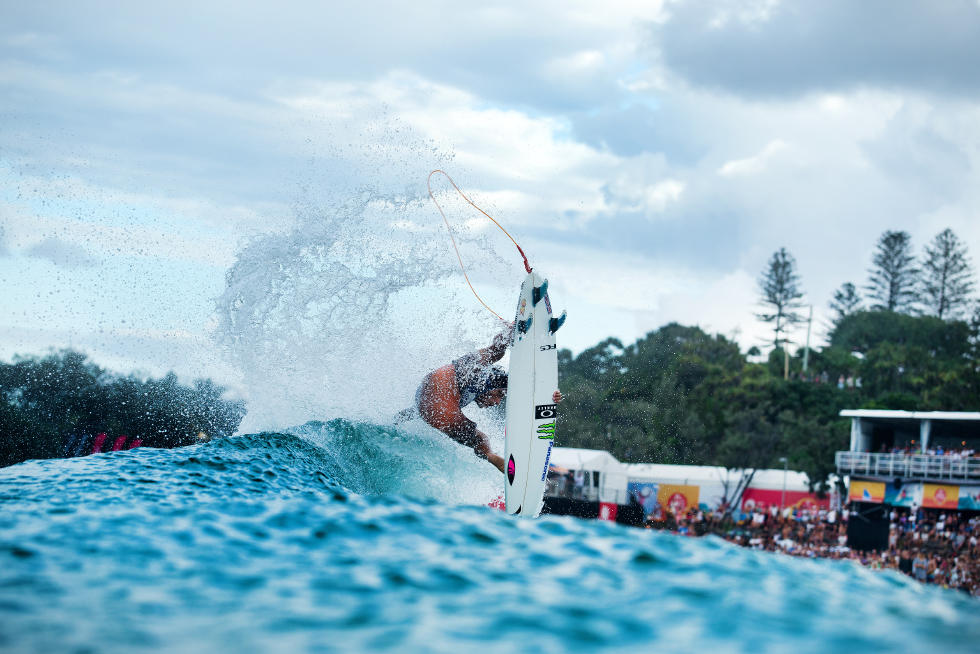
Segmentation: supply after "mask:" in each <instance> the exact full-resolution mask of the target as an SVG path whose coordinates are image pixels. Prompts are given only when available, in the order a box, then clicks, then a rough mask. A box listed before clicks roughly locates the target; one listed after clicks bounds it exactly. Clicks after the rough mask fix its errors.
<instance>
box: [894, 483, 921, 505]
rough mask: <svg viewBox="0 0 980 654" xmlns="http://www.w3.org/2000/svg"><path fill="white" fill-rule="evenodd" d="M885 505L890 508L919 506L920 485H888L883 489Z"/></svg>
mask: <svg viewBox="0 0 980 654" xmlns="http://www.w3.org/2000/svg"><path fill="white" fill-rule="evenodd" d="M885 504H891V505H892V506H905V507H909V508H911V507H913V506H921V505H922V484H899V485H898V486H896V485H895V484H888V485H887V486H886V487H885Z"/></svg>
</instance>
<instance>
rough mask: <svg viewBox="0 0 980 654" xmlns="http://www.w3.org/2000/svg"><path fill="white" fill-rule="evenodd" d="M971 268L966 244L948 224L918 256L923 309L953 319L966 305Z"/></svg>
mask: <svg viewBox="0 0 980 654" xmlns="http://www.w3.org/2000/svg"><path fill="white" fill-rule="evenodd" d="M973 289H974V281H973V267H972V266H971V265H970V258H969V256H968V255H967V252H966V245H964V244H963V242H962V241H960V240H959V239H958V238H957V237H956V234H954V233H953V230H951V229H949V228H948V227H947V228H946V229H944V230H943V231H941V232H939V233H938V234H936V238H934V239H933V240H932V243H931V244H929V245H927V246H926V247H925V252H924V254H923V257H922V279H921V299H922V303H923V304H924V305H925V308H926V312H927V313H931V314H933V315H935V316H936V317H937V318H940V319H943V318H947V319H948V318H955V317H957V316H959V315H961V314H962V313H963V312H964V311H965V310H967V309H968V308H969V301H970V295H971V294H972V293H973Z"/></svg>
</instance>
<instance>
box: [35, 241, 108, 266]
mask: <svg viewBox="0 0 980 654" xmlns="http://www.w3.org/2000/svg"><path fill="white" fill-rule="evenodd" d="M27 256H30V257H36V258H38V259H47V260H48V261H51V262H52V263H54V264H55V265H57V266H63V267H65V268H90V267H92V266H95V265H96V264H97V263H98V260H97V259H95V257H93V256H92V255H91V254H89V253H88V251H87V250H86V249H85V248H83V247H81V246H79V245H75V244H74V243H69V242H67V241H63V240H61V239H59V238H54V237H48V238H46V239H44V240H43V241H41V242H40V243H38V244H36V245H33V246H31V247H29V248H28V249H27Z"/></svg>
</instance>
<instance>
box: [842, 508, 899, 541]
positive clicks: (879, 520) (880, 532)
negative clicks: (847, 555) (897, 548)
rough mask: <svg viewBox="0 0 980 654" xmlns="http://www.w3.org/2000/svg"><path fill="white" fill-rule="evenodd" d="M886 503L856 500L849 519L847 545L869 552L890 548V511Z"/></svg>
mask: <svg viewBox="0 0 980 654" xmlns="http://www.w3.org/2000/svg"><path fill="white" fill-rule="evenodd" d="M886 508H887V507H886V506H885V505H884V504H871V503H869V502H854V503H852V504H851V515H850V516H849V518H848V520H847V546H848V547H850V548H851V549H852V550H858V551H861V552H868V551H870V550H878V551H879V552H881V551H884V550H886V549H888V524H889V523H888V511H886Z"/></svg>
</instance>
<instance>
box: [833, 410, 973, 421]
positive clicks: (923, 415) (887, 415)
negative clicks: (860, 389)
mask: <svg viewBox="0 0 980 654" xmlns="http://www.w3.org/2000/svg"><path fill="white" fill-rule="evenodd" d="M840 415H841V417H842V418H883V419H887V420H954V421H964V420H980V412H977V411H892V410H886V409H844V410H843V411H841V412H840Z"/></svg>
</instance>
